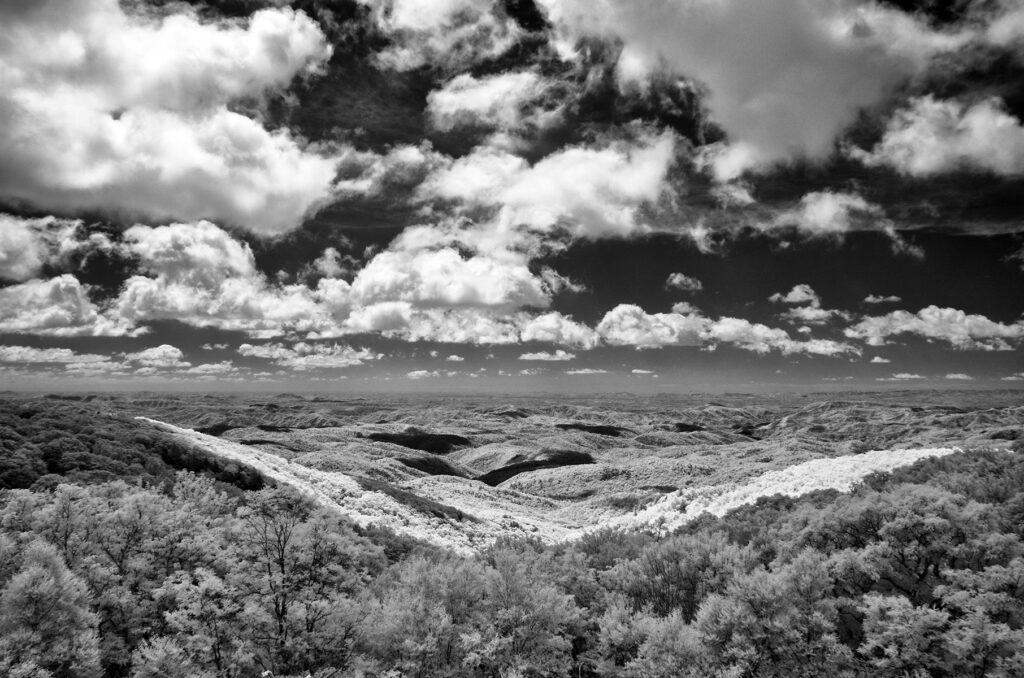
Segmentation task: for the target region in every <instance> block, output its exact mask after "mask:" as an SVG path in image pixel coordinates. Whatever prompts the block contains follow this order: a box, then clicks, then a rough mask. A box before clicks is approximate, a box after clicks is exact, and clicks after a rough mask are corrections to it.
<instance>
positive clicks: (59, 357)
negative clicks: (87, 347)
mask: <svg viewBox="0 0 1024 678" xmlns="http://www.w3.org/2000/svg"><path fill="white" fill-rule="evenodd" d="M109 361H110V356H106V355H100V354H98V353H75V352H74V351H72V350H71V349H69V348H33V347H31V346H0V362H3V363H58V364H72V363H81V364H85V363H105V362H109Z"/></svg>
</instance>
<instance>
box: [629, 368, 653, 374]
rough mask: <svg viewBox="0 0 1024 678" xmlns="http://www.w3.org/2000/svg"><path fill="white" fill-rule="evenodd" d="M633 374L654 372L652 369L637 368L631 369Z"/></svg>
mask: <svg viewBox="0 0 1024 678" xmlns="http://www.w3.org/2000/svg"><path fill="white" fill-rule="evenodd" d="M631 374H639V375H647V374H654V372H653V371H651V370H641V369H635V370H631Z"/></svg>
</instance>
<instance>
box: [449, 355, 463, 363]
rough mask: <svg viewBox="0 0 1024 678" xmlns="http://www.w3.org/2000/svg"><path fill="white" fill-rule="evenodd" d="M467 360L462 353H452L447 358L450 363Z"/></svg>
mask: <svg viewBox="0 0 1024 678" xmlns="http://www.w3.org/2000/svg"><path fill="white" fill-rule="evenodd" d="M465 360H466V359H465V358H463V357H462V356H461V355H456V354H454V353H453V354H452V355H450V356H448V357H447V358H445V361H446V362H449V363H461V362H463V361H465Z"/></svg>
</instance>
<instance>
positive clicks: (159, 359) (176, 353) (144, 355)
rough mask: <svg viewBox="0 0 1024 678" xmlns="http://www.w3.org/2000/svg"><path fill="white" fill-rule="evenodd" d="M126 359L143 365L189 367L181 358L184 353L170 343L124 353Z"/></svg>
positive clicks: (189, 364)
mask: <svg viewBox="0 0 1024 678" xmlns="http://www.w3.org/2000/svg"><path fill="white" fill-rule="evenodd" d="M124 357H125V359H126V360H131V361H133V362H137V363H139V364H140V365H142V366H144V367H158V368H172V367H191V366H192V365H191V363H188V362H186V361H184V360H183V358H184V357H185V354H184V353H182V351H181V349H179V348H177V347H176V346H171V345H170V344H160V345H159V346H153V347H150V348H147V349H143V350H142V351H138V352H136V353H127V354H125V356H124Z"/></svg>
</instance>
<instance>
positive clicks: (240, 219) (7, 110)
mask: <svg viewBox="0 0 1024 678" xmlns="http://www.w3.org/2000/svg"><path fill="white" fill-rule="evenodd" d="M45 7H46V9H45V10H43V9H40V10H33V11H26V10H24V9H22V8H21V7H20V5H10V4H9V3H8V4H6V5H3V6H0V23H2V24H3V25H4V26H5V28H6V31H5V33H6V39H5V40H4V41H3V43H2V45H0V62H2V63H3V64H4V68H3V69H2V70H0V177H2V178H0V195H3V196H5V197H7V198H11V199H16V200H21V201H26V202H29V203H32V204H35V205H38V206H41V207H44V208H46V209H48V210H53V211H72V210H82V209H88V210H104V211H114V212H117V213H121V214H123V213H129V214H136V215H146V216H148V217H152V218H155V219H169V218H182V219H199V218H216V219H219V220H224V221H230V222H232V223H235V224H238V225H240V226H244V227H246V228H249V229H251V230H253V231H255V232H258V233H264V234H276V233H280V232H282V231H284V230H287V229H289V228H292V227H294V226H295V225H296V224H297V223H298V222H299V221H300V220H301V219H302V217H303V216H304V215H305V214H306V213H307V212H308V211H309V210H311V209H313V208H315V207H316V206H317V205H318V204H319V203H320V202H321V201H323V200H324V199H326V198H327V197H328V196H329V195H330V193H331V187H332V181H333V178H334V172H335V168H336V166H337V164H338V160H337V158H335V157H334V156H333V155H332V154H331V153H330V152H323V153H321V152H317V151H316V150H315V149H312V148H311V147H308V146H307V145H306V144H305V143H303V142H301V141H300V140H298V139H296V138H294V137H293V136H292V135H290V134H289V133H288V131H287V130H276V131H268V130H266V129H265V128H264V127H263V126H262V125H261V124H260V123H259V122H258V121H256V120H254V119H252V118H248V117H246V116H244V115H241V114H240V113H237V112H234V111H232V110H230V109H229V104H230V103H231V102H233V101H235V100H237V99H239V98H243V97H248V98H253V97H259V96H261V95H262V94H263V93H264V92H266V91H267V90H272V89H278V88H281V87H284V86H286V85H287V84H288V83H289V82H291V81H292V79H293V78H295V77H296V76H304V75H308V74H311V73H313V72H315V71H316V70H317V69H319V67H320V66H321V65H322V64H323V63H324V62H325V61H326V60H327V58H328V57H329V56H330V54H331V48H330V46H329V45H328V44H327V42H326V40H325V38H324V35H323V34H322V33H321V32H320V29H319V27H318V26H317V25H316V23H315V22H313V21H312V20H311V19H309V18H308V17H307V16H306V15H304V14H302V13H300V12H295V11H293V10H291V9H288V8H272V9H265V10H261V11H259V12H256V13H255V14H254V15H253V16H252V17H251V18H250V19H249V20H247V21H245V22H237V21H236V22H228V21H223V22H219V23H213V22H201V21H199V20H198V19H197V18H196V16H195V14H193V13H191V11H190V10H185V9H184V8H183V6H181V5H174V6H173V11H174V12H176V13H173V14H169V15H167V16H163V17H160V18H155V17H151V16H149V17H148V16H144V15H143V13H141V12H130V13H129V12H126V10H125V8H124V7H122V4H121V3H119V2H118V1H117V0H82V1H72V0H54V1H53V2H50V3H47V5H46V6H45ZM41 44H47V45H51V46H52V47H53V48H52V49H47V50H40V49H39V45H41Z"/></svg>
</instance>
